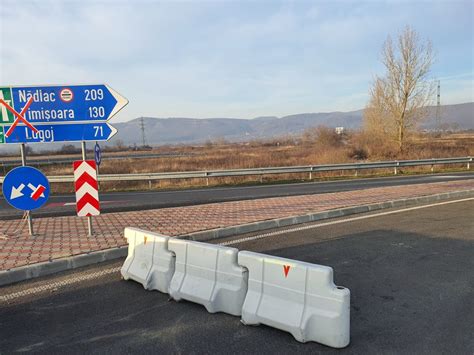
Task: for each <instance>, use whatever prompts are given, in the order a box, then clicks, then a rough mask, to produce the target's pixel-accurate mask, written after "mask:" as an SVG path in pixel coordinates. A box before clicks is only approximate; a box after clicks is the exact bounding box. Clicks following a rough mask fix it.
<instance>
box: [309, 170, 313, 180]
mask: <svg viewBox="0 0 474 355" xmlns="http://www.w3.org/2000/svg"><path fill="white" fill-rule="evenodd" d="M309 180H313V172H312V171H310V172H309Z"/></svg>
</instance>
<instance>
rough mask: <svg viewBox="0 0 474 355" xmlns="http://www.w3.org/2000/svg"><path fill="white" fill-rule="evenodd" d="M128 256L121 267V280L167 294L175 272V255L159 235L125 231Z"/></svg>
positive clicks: (131, 230) (132, 229)
mask: <svg viewBox="0 0 474 355" xmlns="http://www.w3.org/2000/svg"><path fill="white" fill-rule="evenodd" d="M125 238H126V239H127V241H128V256H127V258H126V259H125V262H124V264H123V266H122V268H121V270H120V271H121V274H122V277H123V278H124V279H125V280H128V279H131V280H134V281H137V282H139V283H141V284H142V285H143V287H144V288H145V289H147V290H157V291H160V292H163V293H168V288H169V284H170V282H171V278H172V277H173V273H174V265H175V264H174V256H173V254H172V253H170V252H169V251H168V240H169V237H166V236H164V235H161V234H157V233H152V232H147V231H143V230H140V229H137V228H125Z"/></svg>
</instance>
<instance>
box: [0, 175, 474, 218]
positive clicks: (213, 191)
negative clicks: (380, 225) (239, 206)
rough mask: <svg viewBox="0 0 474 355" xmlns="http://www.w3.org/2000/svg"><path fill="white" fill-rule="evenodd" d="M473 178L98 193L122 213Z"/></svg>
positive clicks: (56, 207)
mask: <svg viewBox="0 0 474 355" xmlns="http://www.w3.org/2000/svg"><path fill="white" fill-rule="evenodd" d="M465 179H474V173H472V172H471V173H469V172H465V173H451V174H431V175H417V176H402V177H386V178H365V179H352V180H343V181H342V180H340V181H329V182H313V183H297V184H279V185H261V186H246V187H225V188H205V189H190V190H174V191H144V192H116V193H101V194H100V200H101V212H102V213H107V212H122V211H133V210H146V209H152V208H165V207H177V206H189V205H198V204H204V203H212V202H224V201H237V200H249V199H258V198H265V197H280V196H294V195H307V194H319V193H328V192H338V191H352V190H361V189H368V188H374V187H387V186H400V185H411V184H426V183H430V182H442V181H455V180H465ZM75 213H76V206H75V197H74V195H58V196H50V199H49V201H48V203H47V204H46V205H45V206H44V207H43V208H41V209H39V210H37V211H34V212H32V214H33V216H37V217H41V216H43V217H46V216H64V215H74V214H75ZM21 216H22V212H21V211H18V210H15V209H14V208H12V207H11V206H9V205H8V204H7V202H6V201H5V200H4V199H3V198H0V220H1V219H11V218H19V217H21Z"/></svg>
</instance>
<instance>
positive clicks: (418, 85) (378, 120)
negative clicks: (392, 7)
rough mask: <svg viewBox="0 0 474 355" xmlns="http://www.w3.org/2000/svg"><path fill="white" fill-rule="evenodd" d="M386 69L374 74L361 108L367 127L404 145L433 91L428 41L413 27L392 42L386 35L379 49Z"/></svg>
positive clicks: (420, 117) (424, 114) (424, 113)
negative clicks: (368, 93) (366, 98)
mask: <svg viewBox="0 0 474 355" xmlns="http://www.w3.org/2000/svg"><path fill="white" fill-rule="evenodd" d="M382 63H383V64H384V66H385V69H386V73H385V76H383V77H376V78H375V81H374V84H373V86H372V88H371V89H370V100H369V103H368V105H367V108H366V110H365V112H364V123H365V126H366V128H367V129H368V130H370V131H376V132H378V133H383V134H389V135H391V136H392V137H393V138H394V139H395V141H396V142H397V144H398V149H399V150H400V151H402V150H403V149H404V146H405V143H406V138H407V134H408V133H409V132H411V131H413V130H415V129H416V128H417V127H418V124H419V123H420V122H421V121H422V120H423V119H424V118H426V116H427V111H426V109H425V108H426V106H427V105H428V103H429V102H430V99H431V97H432V95H433V92H434V82H433V81H430V80H429V78H428V75H429V71H430V68H431V65H432V63H433V51H432V47H431V42H430V41H426V42H422V41H421V40H420V39H419V36H418V34H417V33H416V31H415V30H413V29H411V28H410V27H406V28H405V30H404V31H403V32H402V33H401V34H400V35H399V36H398V42H397V44H396V45H394V44H393V42H392V39H391V38H390V36H389V37H388V38H387V40H386V41H385V44H384V47H383V51H382Z"/></svg>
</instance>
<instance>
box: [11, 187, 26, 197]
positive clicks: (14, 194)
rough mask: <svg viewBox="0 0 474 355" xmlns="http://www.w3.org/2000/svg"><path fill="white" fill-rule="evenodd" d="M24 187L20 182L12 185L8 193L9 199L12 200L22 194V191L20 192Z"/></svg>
mask: <svg viewBox="0 0 474 355" xmlns="http://www.w3.org/2000/svg"><path fill="white" fill-rule="evenodd" d="M24 188H25V184H21V185H20V186H18V187H15V186H13V187H12V193H11V195H10V200H14V199H16V198H18V197H21V196H23V193H22V192H21V191H22V190H23V189H24Z"/></svg>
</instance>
